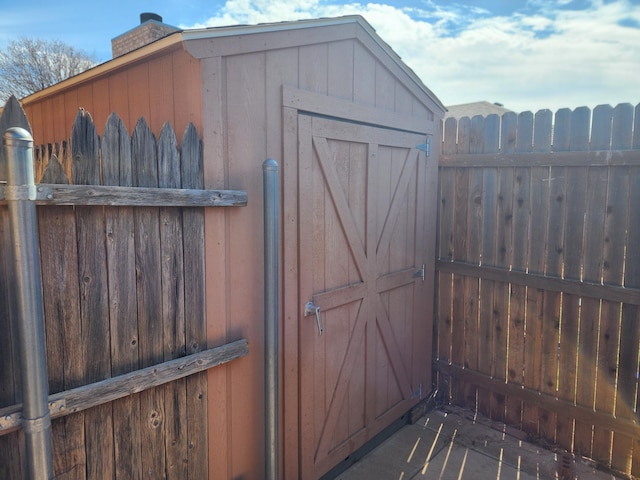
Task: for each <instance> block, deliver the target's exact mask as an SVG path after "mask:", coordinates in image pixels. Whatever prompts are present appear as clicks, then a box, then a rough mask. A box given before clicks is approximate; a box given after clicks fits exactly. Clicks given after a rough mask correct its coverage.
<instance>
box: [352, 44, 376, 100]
mask: <svg viewBox="0 0 640 480" xmlns="http://www.w3.org/2000/svg"><path fill="white" fill-rule="evenodd" d="M375 68H376V67H375V59H374V58H373V56H372V55H371V53H370V52H369V51H368V50H367V49H366V48H365V47H364V46H363V45H362V44H361V43H360V42H355V45H354V50H353V69H354V75H353V82H354V91H353V101H354V102H356V103H363V104H365V105H373V104H374V102H375V97H376V81H375V78H376V75H375Z"/></svg>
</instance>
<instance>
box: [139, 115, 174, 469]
mask: <svg viewBox="0 0 640 480" xmlns="http://www.w3.org/2000/svg"><path fill="white" fill-rule="evenodd" d="M156 148H157V147H156V140H155V138H154V136H153V134H152V133H151V130H150V129H149V126H148V125H147V122H146V121H145V120H144V119H142V118H141V119H140V120H138V122H137V124H136V126H135V129H134V131H133V136H132V138H131V149H132V150H131V153H132V156H133V157H134V158H136V159H137V162H136V163H135V164H134V165H133V175H132V176H133V185H134V186H136V187H152V188H157V187H158V164H157V161H156ZM134 218H135V223H136V231H135V250H136V265H137V275H136V288H137V293H138V331H139V335H140V361H141V365H140V366H141V367H146V366H149V365H153V364H155V363H159V362H161V361H162V360H163V359H164V338H163V328H162V327H161V326H160V325H157V322H158V319H161V318H162V281H161V278H162V276H161V275H162V273H161V263H162V256H161V253H160V218H159V212H158V210H157V209H155V208H145V207H143V208H136V209H135V211H134ZM140 407H141V412H140V430H141V437H142V445H143V451H142V467H143V474H144V475H145V476H147V477H157V476H161V475H164V473H165V471H166V463H165V459H166V457H165V445H164V436H165V428H166V425H165V418H166V417H165V404H164V387H163V386H161V387H156V388H154V389H151V390H147V391H145V392H142V393H141V395H140Z"/></svg>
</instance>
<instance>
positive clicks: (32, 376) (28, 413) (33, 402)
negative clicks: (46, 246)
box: [3, 127, 53, 480]
mask: <svg viewBox="0 0 640 480" xmlns="http://www.w3.org/2000/svg"><path fill="white" fill-rule="evenodd" d="M3 145H4V148H6V154H7V167H8V168H7V170H8V181H7V186H6V187H5V198H6V200H7V204H8V206H9V220H10V223H11V241H12V247H13V260H14V265H15V276H16V293H17V307H18V309H17V311H18V346H19V354H20V367H21V369H22V428H23V430H24V436H25V445H26V459H27V472H28V478H30V479H38V480H40V479H44V480H49V479H51V478H53V459H52V454H51V417H50V416H49V406H48V397H49V386H48V383H47V366H46V357H45V340H44V309H43V302H42V277H41V275H40V250H39V246H38V223H37V217H36V205H35V199H36V187H35V184H34V179H33V138H32V137H31V134H30V133H29V132H28V131H26V130H25V129H23V128H17V127H14V128H10V129H8V130H7V131H6V132H5V133H4V136H3Z"/></svg>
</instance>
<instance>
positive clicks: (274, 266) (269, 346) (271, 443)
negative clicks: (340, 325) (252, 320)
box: [262, 159, 279, 480]
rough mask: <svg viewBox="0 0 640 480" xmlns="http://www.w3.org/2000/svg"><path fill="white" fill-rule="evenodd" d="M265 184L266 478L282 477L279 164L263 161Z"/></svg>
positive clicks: (268, 479)
mask: <svg viewBox="0 0 640 480" xmlns="http://www.w3.org/2000/svg"><path fill="white" fill-rule="evenodd" d="M262 171H263V183H264V317H265V320H264V363H265V366H264V389H265V391H264V404H265V460H266V461H265V478H266V479H267V480H275V479H277V478H278V457H279V449H278V445H279V443H278V442H279V440H278V208H279V206H278V195H279V192H278V163H277V162H276V161H275V160H272V159H268V160H265V161H264V163H263V164H262Z"/></svg>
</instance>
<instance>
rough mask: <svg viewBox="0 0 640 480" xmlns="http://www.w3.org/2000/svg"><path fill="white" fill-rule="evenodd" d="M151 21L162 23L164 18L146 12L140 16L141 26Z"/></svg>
mask: <svg viewBox="0 0 640 480" xmlns="http://www.w3.org/2000/svg"><path fill="white" fill-rule="evenodd" d="M149 20H155V21H157V22H160V23H162V17H161V16H160V15H158V14H157V13H152V12H144V13H141V14H140V24H143V23H145V22H148V21H149Z"/></svg>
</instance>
